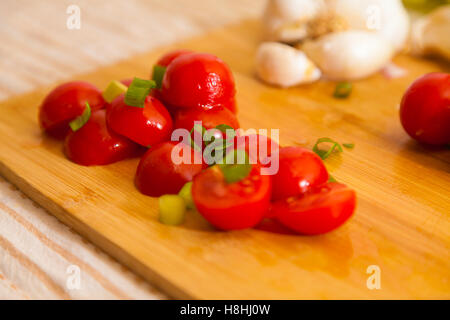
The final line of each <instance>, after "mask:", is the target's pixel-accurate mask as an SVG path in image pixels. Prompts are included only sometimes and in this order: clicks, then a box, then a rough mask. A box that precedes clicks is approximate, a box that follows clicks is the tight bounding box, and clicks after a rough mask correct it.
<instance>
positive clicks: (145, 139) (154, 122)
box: [106, 94, 172, 147]
mask: <svg viewBox="0 0 450 320" xmlns="http://www.w3.org/2000/svg"><path fill="white" fill-rule="evenodd" d="M106 122H107V123H108V126H109V127H110V128H111V129H112V130H114V131H115V132H117V133H119V134H121V135H123V136H125V137H127V138H129V139H131V140H133V141H134V142H137V143H139V144H140V145H143V146H147V147H148V146H153V145H155V144H158V143H160V142H163V141H167V140H169V138H170V134H171V132H172V118H171V117H170V114H169V112H168V111H167V109H166V108H165V107H164V106H163V105H162V104H161V102H159V101H158V100H157V99H155V98H153V97H152V96H147V98H146V100H145V104H144V108H137V107H131V106H129V105H127V104H126V103H125V101H124V94H122V95H120V96H118V97H117V98H116V99H114V101H113V102H112V103H111V106H110V107H109V108H108V112H107V114H106Z"/></svg>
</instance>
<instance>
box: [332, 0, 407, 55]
mask: <svg viewBox="0 0 450 320" xmlns="http://www.w3.org/2000/svg"><path fill="white" fill-rule="evenodd" d="M327 6H328V9H329V10H330V11H332V12H333V13H334V14H335V15H336V16H338V17H340V18H342V19H344V20H345V21H346V23H347V24H348V27H349V29H359V30H370V31H374V32H378V33H379V34H381V35H382V36H383V37H385V38H386V39H387V40H388V41H389V42H390V43H391V45H392V46H393V48H394V50H395V51H396V52H398V51H400V50H401V49H403V47H404V46H405V44H406V41H407V39H408V35H409V28H410V23H409V16H408V13H407V11H406V9H405V8H404V7H403V4H402V2H401V0H327Z"/></svg>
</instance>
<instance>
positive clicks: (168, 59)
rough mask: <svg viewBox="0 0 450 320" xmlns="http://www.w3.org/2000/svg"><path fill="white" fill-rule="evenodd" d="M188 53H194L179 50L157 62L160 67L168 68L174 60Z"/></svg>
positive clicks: (169, 53) (167, 54)
mask: <svg viewBox="0 0 450 320" xmlns="http://www.w3.org/2000/svg"><path fill="white" fill-rule="evenodd" d="M187 53H192V51H190V50H186V49H179V50H174V51H170V52H168V53H166V54H165V55H163V56H162V57H161V58H159V60H158V61H157V62H156V64H157V65H158V66H163V67H167V66H168V65H169V64H170V63H171V62H172V61H173V60H175V59H176V58H178V57H179V56H182V55H184V54H187Z"/></svg>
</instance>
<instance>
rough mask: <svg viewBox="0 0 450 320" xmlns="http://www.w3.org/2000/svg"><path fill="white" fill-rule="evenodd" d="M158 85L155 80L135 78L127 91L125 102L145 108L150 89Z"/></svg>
mask: <svg viewBox="0 0 450 320" xmlns="http://www.w3.org/2000/svg"><path fill="white" fill-rule="evenodd" d="M155 87H156V83H155V81H153V80H144V79H139V78H134V79H133V82H131V84H130V86H129V87H128V90H127V92H126V93H125V99H124V101H125V104H127V105H129V106H131V107H138V108H143V107H144V103H145V98H147V96H148V95H149V93H150V90H151V89H153V88H155Z"/></svg>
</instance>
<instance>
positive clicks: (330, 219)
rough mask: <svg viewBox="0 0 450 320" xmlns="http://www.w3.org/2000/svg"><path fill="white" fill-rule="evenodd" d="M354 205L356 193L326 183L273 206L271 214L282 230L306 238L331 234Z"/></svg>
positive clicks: (351, 212)
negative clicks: (283, 228) (299, 234)
mask: <svg viewBox="0 0 450 320" xmlns="http://www.w3.org/2000/svg"><path fill="white" fill-rule="evenodd" d="M355 206H356V194H355V192H354V191H353V190H351V189H350V188H348V187H347V186H345V185H343V184H340V183H335V182H330V183H327V184H325V185H323V186H320V187H315V188H313V189H311V190H310V191H309V192H307V193H305V194H303V195H300V196H298V197H290V198H286V199H283V200H280V201H277V202H275V203H273V205H272V208H271V209H272V210H271V211H272V213H273V215H274V216H275V218H276V219H277V220H278V221H279V222H280V223H282V224H283V225H285V226H286V227H288V228H290V229H292V230H294V231H296V232H298V233H301V234H307V235H316V234H322V233H326V232H329V231H332V230H334V229H336V228H337V227H339V226H340V225H342V224H343V223H344V222H345V221H347V220H348V219H349V218H350V217H351V216H352V214H353V212H354V210H355Z"/></svg>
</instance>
